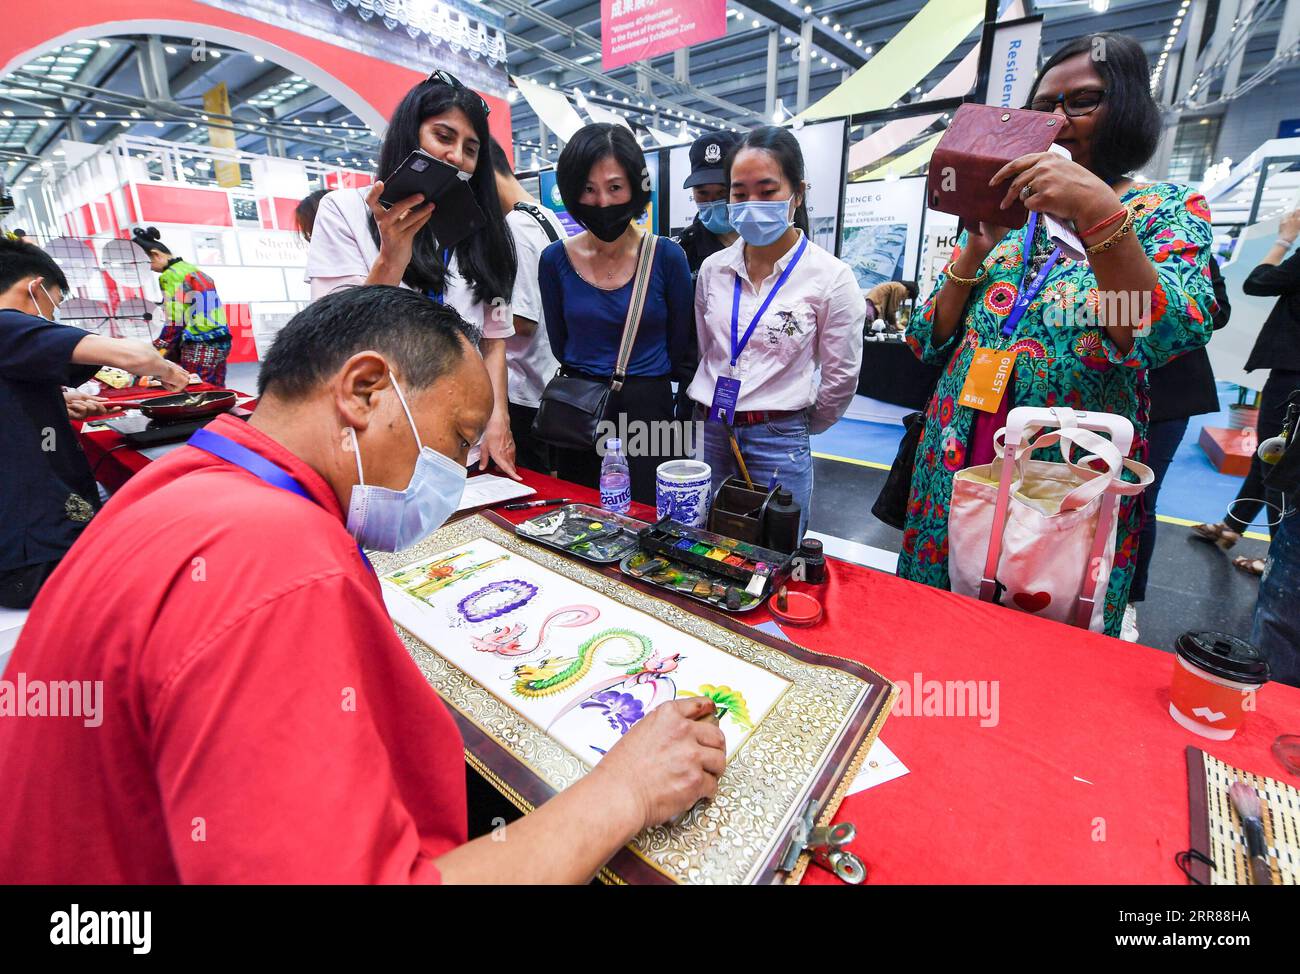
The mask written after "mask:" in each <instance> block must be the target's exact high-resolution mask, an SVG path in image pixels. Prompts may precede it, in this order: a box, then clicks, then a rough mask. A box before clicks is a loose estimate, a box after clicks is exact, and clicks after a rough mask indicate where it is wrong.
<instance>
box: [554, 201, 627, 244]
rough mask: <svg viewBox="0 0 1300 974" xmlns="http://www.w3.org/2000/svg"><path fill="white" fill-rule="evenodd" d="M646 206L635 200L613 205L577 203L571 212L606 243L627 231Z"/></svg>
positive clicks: (611, 241)
mask: <svg viewBox="0 0 1300 974" xmlns="http://www.w3.org/2000/svg"><path fill="white" fill-rule="evenodd" d="M644 209H645V207H644V206H642V207H640V208H638V207H637V204H636V203H634V202H631V201H629V202H627V203H615V204H613V205H612V206H592V205H590V204H589V203H575V204H573V209H572V210H570V212H571V213H572V214H573V218H574V219H575V220H577V221H578V222H579V223H581V224H582V225H583V227H585V228H586V229H587V230H590V231H591V233H592V234H593V235H595V236H596V237H599V238H600V239H601V240H603V241H605V243H613V242H614V241H615V240H617V239H618V238H619V237H621V236H623V234H624V233H625V232H626V231H627V225H628V224H629V223H631V222H632V220H633V218H635V217H638V216H640V215H641V210H644Z"/></svg>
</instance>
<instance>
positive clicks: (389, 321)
mask: <svg viewBox="0 0 1300 974" xmlns="http://www.w3.org/2000/svg"><path fill="white" fill-rule="evenodd" d="M460 336H464V337H465V338H466V339H467V340H468V341H469V342H470V344H472V345H474V346H477V345H478V340H479V333H478V330H477V329H476V328H474V327H473V326H472V325H470V324H469V323H468V322H467V321H465V319H464V318H462V317H461V316H460V315H459V314H458V313H457V312H456V309H455V308H453V307H452V306H451V305H449V304H442V303H440V302H437V301H430V300H429V299H428V298H427V297H425V296H424V295H423V294H420V293H419V292H417V291H412V290H410V289H409V288H402V287H393V286H391V285H388V284H361V285H357V286H355V287H345V288H340V289H339V290H337V291H333V292H331V293H330V294H327V295H325V296H324V297H323V298H320V299H319V300H317V301H313V302H312V303H311V304H309V305H307V307H305V308H303V309H302V310H301V311H299V312H298V313H297V314H296V315H294V316H293V317H292V318H290V319H289V323H288V324H287V325H285V326H284V328H283V330H281V332H280V333H279V334H278V335H276V336H275V342H274V343H273V344H272V345H271V350H270V351H269V352H268V353H267V355H266V359H265V360H264V361H263V362H262V369H261V372H260V374H259V375H258V377H257V391H258V395H266V394H267V393H268V392H271V393H274V394H275V395H277V396H280V397H281V398H284V399H295V398H298V397H300V396H303V395H305V394H306V393H308V392H309V391H310V390H311V389H312V388H314V387H315V386H316V385H318V384H319V383H321V382H324V381H325V380H326V379H327V378H328V377H329V376H330V375H331V374H333V373H334V372H335V371H336V370H337V369H339V368H340V367H342V365H343V363H344V362H346V361H347V360H348V359H349V358H351V357H352V356H353V355H355V354H357V353H358V352H364V351H367V350H371V351H376V352H379V353H380V354H381V355H383V356H385V357H386V358H387V359H388V360H389V361H390V362H392V363H393V364H394V365H396V366H397V368H398V370H399V371H400V372H401V375H402V381H403V384H404V385H405V386H406V387H407V388H410V389H424V388H427V387H428V386H429V385H431V384H432V383H433V382H435V381H436V380H437V379H438V378H440V377H441V376H442V375H444V374H445V373H446V372H447V371H448V369H450V368H451V367H452V366H453V365H454V364H455V363H456V362H458V361H460V357H461V355H462V354H463V353H464V346H462V345H461V342H460Z"/></svg>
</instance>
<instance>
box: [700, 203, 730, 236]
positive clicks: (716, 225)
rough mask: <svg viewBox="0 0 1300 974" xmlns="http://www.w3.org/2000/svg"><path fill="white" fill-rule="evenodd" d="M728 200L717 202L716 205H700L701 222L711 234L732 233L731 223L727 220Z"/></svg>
mask: <svg viewBox="0 0 1300 974" xmlns="http://www.w3.org/2000/svg"><path fill="white" fill-rule="evenodd" d="M727 206H728V203H727V201H726V200H717V201H716V202H714V203H700V204H698V208H699V211H700V222H701V223H703V224H704V228H705V229H706V230H708V231H709V232H710V233H731V221H730V220H729V219H727Z"/></svg>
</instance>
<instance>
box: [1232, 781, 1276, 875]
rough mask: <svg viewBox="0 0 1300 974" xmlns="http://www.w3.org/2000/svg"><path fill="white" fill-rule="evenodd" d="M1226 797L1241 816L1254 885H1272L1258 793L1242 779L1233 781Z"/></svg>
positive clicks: (1271, 871)
mask: <svg viewBox="0 0 1300 974" xmlns="http://www.w3.org/2000/svg"><path fill="white" fill-rule="evenodd" d="M1228 797H1230V798H1231V799H1232V805H1233V807H1234V808H1236V809H1237V814H1238V815H1239V816H1240V817H1241V827H1242V829H1243V830H1244V831H1245V833H1246V852H1247V853H1248V854H1249V856H1250V875H1251V878H1252V879H1253V880H1254V881H1255V885H1256V886H1271V885H1273V870H1272V868H1271V867H1270V866H1269V864H1268V844H1267V843H1266V842H1265V841H1264V817H1263V812H1262V810H1261V808H1260V801H1259V794H1258V793H1257V792H1256V791H1255V789H1254V788H1252V787H1250V785H1248V784H1246V783H1245V782H1244V781H1234V782H1233V783H1232V787H1231V788H1229V789H1228Z"/></svg>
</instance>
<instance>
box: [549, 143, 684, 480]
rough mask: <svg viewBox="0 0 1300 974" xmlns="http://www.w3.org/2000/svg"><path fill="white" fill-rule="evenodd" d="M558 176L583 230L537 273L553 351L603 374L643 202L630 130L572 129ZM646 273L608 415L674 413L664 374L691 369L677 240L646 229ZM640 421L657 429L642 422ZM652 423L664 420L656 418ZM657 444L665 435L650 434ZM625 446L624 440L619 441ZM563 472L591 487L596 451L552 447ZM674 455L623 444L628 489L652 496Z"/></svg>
mask: <svg viewBox="0 0 1300 974" xmlns="http://www.w3.org/2000/svg"><path fill="white" fill-rule="evenodd" d="M555 178H556V184H557V185H558V186H559V189H560V196H561V198H562V199H563V200H564V207H565V209H566V210H568V211H569V213H570V215H572V217H573V218H574V219H575V220H577V221H578V223H580V224H581V225H582V226H583V228H584V232H582V233H579V234H577V235H576V236H573V237H569V238H567V239H565V240H558V241H556V242H555V243H553V244H551V245H550V246H549V247H547V248H546V249H545V250H544V251H542V257H541V261H540V263H539V266H538V278H539V281H540V284H541V289H542V308H543V310H544V312H545V315H546V333H547V335H548V337H549V338H550V341H551V351H552V353H553V354H554V355H555V357H556V359H557V360H558V361H559V362H560V363H561V365H562V367H563V369H564V370H565V372H566V374H570V375H580V376H587V377H590V378H594V379H599V380H601V381H607V380H608V379H609V377H610V375H611V374H612V373H613V371H614V363H615V361H616V360H617V358H618V346H619V342H620V340H621V339H622V336H623V325H624V322H625V320H626V317H627V311H628V307H629V302H631V300H632V278H633V276H634V274H635V272H636V266H637V256H638V254H639V253H640V248H641V240H642V238H643V237H644V236H645V233H644V232H643V231H642V230H641V229H640V228H639V227H638V226H636V224H634V223H633V222H632V221H634V220H636V219H638V218H640V216H641V215H642V214H643V213H644V212H645V208H646V205H647V204H648V203H649V202H650V184H649V178H648V171H647V169H646V162H645V156H644V155H643V154H642V152H641V147H640V146H639V145H637V143H636V139H635V138H634V137H633V135H632V133H631V132H629V131H628V130H627V129H625V128H623V127H622V126H620V125H610V124H609V123H606V122H600V123H595V124H592V125H586V126H584V127H583V128H580V129H579V130H578V131H577V132H575V133H574V135H573V138H571V139H570V140H569V141H568V143H567V144H566V145H565V147H564V151H563V152H561V153H560V159H559V164H558V165H557V166H556V173H555ZM654 247H655V251H654V256H653V263H652V264H651V270H650V282H649V287H648V291H647V297H646V301H645V309H644V311H643V313H642V315H641V326H640V328H639V329H638V331H637V334H636V343H635V344H634V345H633V346H632V355H631V358H630V359H629V360H628V374H627V379H626V381H625V382H624V384H623V388H622V389H621V390H620V391H618V392H615V393H612V394H611V395H610V397H609V412H608V418H609V421H610V422H613V423H614V424H615V425H616V426H619V427H620V428H622V427H623V425H624V423H626V424H627V426H628V428H632V426H631V424H633V423H643V424H652V423H665V424H666V423H672V422H673V420H674V416H675V408H674V401H673V390H672V380H673V379H677V380H678V381H681V379H682V378H683V377H684V373H686V372H688V371H689V369H690V353H691V327H692V321H691V270H690V267H689V266H688V265H687V263H686V255H685V254H684V253H683V252H682V248H681V247H679V246H678V245H677V244H675V243H673V242H672V241H671V240H666V239H664V238H662V237H656V238H654ZM646 428H647V429H651V430H653V429H656V427H654V426H649V425H647V427H646ZM657 428H658V429H661V430H662V429H666V427H665V426H659V427H657ZM656 439H657V440H659V442H660V444H661V445H662V440H663V439H665V438H664V437H658V438H656ZM623 445H624V448H625V449H627V447H628V444H626V443H625V444H623ZM556 455H557V460H556V465H557V468H558V470H559V474H560V476H561V477H563V478H564V479H565V480H572V481H574V482H575V483H579V484H585V485H586V486H588V487H596V486H597V485H598V484H599V483H600V462H601V457H600V455H599V454H598V453H597V452H596V451H595V450H590V451H583V450H570V449H558V450H556ZM669 459H672V457H670V456H667V455H663V454H662V451H660V454H659V455H655V456H645V455H636V454H635V451H630V455H629V456H628V467H629V468H630V471H631V474H632V497H633V499H634V500H637V501H640V502H642V503H645V504H653V503H654V502H655V470H656V468H657V467H658V466H659V464H660V463H662V462H663V461H665V460H669Z"/></svg>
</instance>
